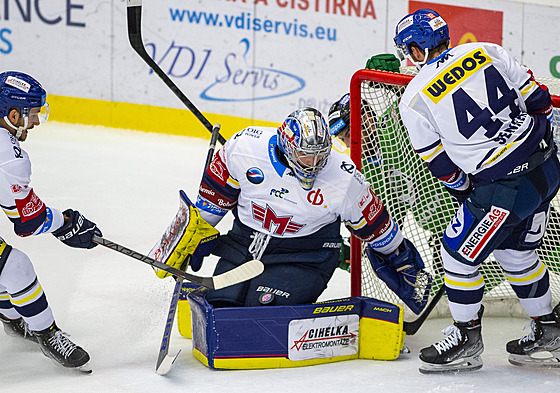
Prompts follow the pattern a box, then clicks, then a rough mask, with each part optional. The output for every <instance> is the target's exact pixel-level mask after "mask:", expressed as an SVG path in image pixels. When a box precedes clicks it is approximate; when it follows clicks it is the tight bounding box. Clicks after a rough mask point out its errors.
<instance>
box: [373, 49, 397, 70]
mask: <svg viewBox="0 0 560 393" xmlns="http://www.w3.org/2000/svg"><path fill="white" fill-rule="evenodd" d="M400 66H401V62H400V61H399V59H397V58H396V56H395V55H393V54H391V53H383V54H380V55H375V56H372V57H370V58H369V59H368V61H367V62H366V69H367V70H379V71H389V72H399V71H400Z"/></svg>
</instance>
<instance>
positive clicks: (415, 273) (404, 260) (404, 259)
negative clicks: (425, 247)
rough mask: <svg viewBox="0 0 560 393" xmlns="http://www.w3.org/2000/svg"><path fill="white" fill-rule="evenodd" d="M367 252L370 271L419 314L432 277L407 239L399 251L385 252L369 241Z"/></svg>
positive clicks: (428, 291) (424, 302)
mask: <svg viewBox="0 0 560 393" xmlns="http://www.w3.org/2000/svg"><path fill="white" fill-rule="evenodd" d="M366 254H367V256H368V258H369V260H370V262H371V266H372V267H373V271H374V272H375V274H376V275H377V277H379V278H380V279H381V280H383V281H384V282H385V284H387V286H388V287H389V289H391V290H392V291H393V292H395V294H396V295H397V296H398V297H399V298H400V299H401V300H402V301H403V302H404V303H405V304H406V305H407V306H408V307H409V308H410V309H411V310H412V312H414V313H415V314H420V312H422V310H423V309H424V307H426V304H427V302H428V295H429V294H430V289H431V286H432V276H431V275H430V274H429V273H428V272H426V271H425V270H423V269H424V262H423V261H422V258H421V257H420V254H419V253H418V250H416V247H414V244H412V242H410V241H409V240H408V239H404V241H403V242H402V243H401V245H400V246H399V248H398V251H397V252H395V253H393V254H390V255H384V254H381V253H379V252H377V251H375V250H374V249H373V248H372V247H371V246H370V245H369V244H368V245H367V246H366Z"/></svg>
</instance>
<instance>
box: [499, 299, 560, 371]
mask: <svg viewBox="0 0 560 393" xmlns="http://www.w3.org/2000/svg"><path fill="white" fill-rule="evenodd" d="M525 328H530V329H531V330H530V332H529V334H527V335H526V336H523V337H521V338H520V339H519V340H512V341H510V342H508V343H507V345H506V351H508V353H509V354H510V355H509V358H508V360H509V362H510V363H511V364H514V365H516V366H526V367H560V304H558V305H557V306H556V307H555V308H554V310H552V312H551V313H550V314H547V315H543V316H541V317H538V318H536V319H533V320H531V323H530V324H529V325H527V326H526V327H525Z"/></svg>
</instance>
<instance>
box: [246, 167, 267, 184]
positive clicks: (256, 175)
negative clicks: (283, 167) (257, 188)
mask: <svg viewBox="0 0 560 393" xmlns="http://www.w3.org/2000/svg"><path fill="white" fill-rule="evenodd" d="M245 176H247V180H249V182H251V183H253V184H261V183H262V182H263V181H264V173H263V171H262V169H260V168H257V167H252V168H249V169H247V172H246V173H245Z"/></svg>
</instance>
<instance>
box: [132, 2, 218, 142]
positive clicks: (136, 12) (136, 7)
mask: <svg viewBox="0 0 560 393" xmlns="http://www.w3.org/2000/svg"><path fill="white" fill-rule="evenodd" d="M126 19H127V23H128V40H129V41H130V45H131V46H132V48H133V49H134V50H135V51H136V53H138V55H140V57H141V58H142V60H144V61H145V62H146V64H148V66H149V67H150V68H151V69H152V70H153V71H154V72H155V73H156V75H157V76H159V77H160V79H161V80H162V81H163V82H164V83H165V84H166V85H167V87H169V88H170V89H171V91H172V92H173V93H175V95H176V96H177V97H178V98H179V99H180V100H181V102H182V103H183V104H184V105H185V106H186V107H187V108H189V110H190V111H191V112H192V113H193V115H195V117H196V118H197V119H198V120H199V121H200V122H201V123H202V124H203V125H204V127H206V129H207V130H208V131H210V132H212V129H213V127H212V124H210V122H209V121H208V119H206V117H205V116H204V115H203V114H202V113H201V112H200V111H199V110H198V108H197V107H196V106H194V104H193V103H192V102H191V101H190V100H189V99H188V98H187V96H185V95H184V94H183V92H182V91H181V90H180V89H179V88H178V87H177V85H175V83H173V81H172V80H171V79H170V78H169V77H168V76H167V74H166V73H165V72H164V71H163V70H162V69H161V68H160V67H159V66H158V65H157V63H156V62H155V61H154V60H153V59H152V58H151V57H150V55H148V52H146V48H145V47H144V43H143V42H142V0H127V2H126ZM218 141H219V142H220V143H221V144H222V145H223V144H224V143H225V142H226V140H225V138H224V137H223V136H222V135H220V134H218Z"/></svg>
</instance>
